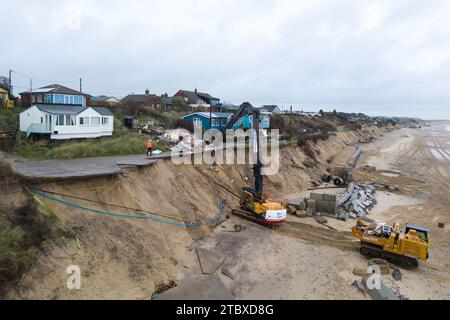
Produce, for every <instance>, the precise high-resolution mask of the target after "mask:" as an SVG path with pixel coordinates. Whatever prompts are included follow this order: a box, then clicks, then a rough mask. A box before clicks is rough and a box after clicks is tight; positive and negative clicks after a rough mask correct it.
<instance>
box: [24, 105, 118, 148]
mask: <svg viewBox="0 0 450 320" xmlns="http://www.w3.org/2000/svg"><path fill="white" fill-rule="evenodd" d="M19 120H20V131H22V132H26V133H27V137H29V136H30V135H44V136H48V137H50V139H55V140H63V139H76V138H98V137H102V136H111V135H112V133H113V130H114V127H113V125H114V117H113V114H112V113H111V111H110V110H109V109H108V108H105V107H86V106H75V105H51V104H35V105H33V106H31V107H29V108H28V109H26V110H25V111H22V112H21V113H20V115H19Z"/></svg>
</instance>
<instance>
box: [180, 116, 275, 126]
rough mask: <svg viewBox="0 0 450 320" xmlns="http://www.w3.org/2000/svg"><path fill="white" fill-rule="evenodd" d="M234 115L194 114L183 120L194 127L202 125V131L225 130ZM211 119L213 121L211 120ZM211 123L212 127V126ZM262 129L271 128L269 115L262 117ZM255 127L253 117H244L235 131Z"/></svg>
mask: <svg viewBox="0 0 450 320" xmlns="http://www.w3.org/2000/svg"><path fill="white" fill-rule="evenodd" d="M232 115H233V113H231V112H212V113H211V118H210V113H209V112H194V113H191V114H188V115H186V116H184V117H182V119H183V120H186V121H189V122H192V124H193V126H194V127H196V126H199V125H200V123H201V125H202V129H205V130H207V129H218V130H224V129H225V128H226V126H227V124H228V122H229V121H230V119H231V116H232ZM210 119H211V120H210ZM210 123H211V125H210ZM260 124H261V128H263V129H269V128H270V116H269V115H267V114H263V115H260ZM252 125H253V116H252V115H245V116H242V117H241V118H240V119H239V120H238V121H237V122H236V123H235V124H234V125H233V129H238V128H241V129H244V130H246V129H249V128H251V127H252Z"/></svg>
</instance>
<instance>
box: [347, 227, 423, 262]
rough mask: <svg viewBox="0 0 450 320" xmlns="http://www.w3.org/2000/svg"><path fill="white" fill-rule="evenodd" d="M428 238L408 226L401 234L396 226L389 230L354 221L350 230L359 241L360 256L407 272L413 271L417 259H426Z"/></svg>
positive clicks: (421, 230)
mask: <svg viewBox="0 0 450 320" xmlns="http://www.w3.org/2000/svg"><path fill="white" fill-rule="evenodd" d="M428 234H429V230H428V229H426V228H423V227H420V226H416V225H412V224H406V228H405V232H401V231H400V224H399V223H397V222H396V223H394V225H393V226H392V227H391V226H387V225H386V224H384V223H372V224H369V225H367V224H365V223H364V222H362V221H361V220H357V222H356V225H355V226H354V227H353V228H352V235H353V236H354V237H356V238H358V239H359V240H360V241H361V247H360V249H359V252H360V253H361V254H363V255H365V256H368V257H370V258H382V259H385V260H387V261H388V262H390V263H393V264H395V265H398V266H400V267H403V268H408V269H413V268H417V267H418V266H419V262H418V259H419V260H422V261H425V260H427V259H428V246H429V243H428Z"/></svg>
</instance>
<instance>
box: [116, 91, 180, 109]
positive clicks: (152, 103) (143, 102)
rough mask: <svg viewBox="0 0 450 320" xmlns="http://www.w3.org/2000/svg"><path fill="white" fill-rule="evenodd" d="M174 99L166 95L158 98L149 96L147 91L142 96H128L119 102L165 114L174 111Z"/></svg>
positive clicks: (154, 95) (152, 95)
mask: <svg viewBox="0 0 450 320" xmlns="http://www.w3.org/2000/svg"><path fill="white" fill-rule="evenodd" d="M174 98H175V97H169V95H168V94H167V93H165V94H162V95H161V96H158V95H156V94H151V93H150V91H149V90H148V89H146V90H145V93H144V94H129V95H128V96H126V97H125V98H123V99H122V100H121V102H123V103H127V102H132V103H134V104H137V105H138V106H140V107H149V108H152V109H153V110H155V111H160V112H165V111H172V110H173V109H174Z"/></svg>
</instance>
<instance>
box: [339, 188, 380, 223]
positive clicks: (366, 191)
mask: <svg viewBox="0 0 450 320" xmlns="http://www.w3.org/2000/svg"><path fill="white" fill-rule="evenodd" d="M374 194H375V187H374V185H373V184H372V183H370V182H365V183H363V184H358V183H354V182H352V183H350V184H349V185H348V187H347V190H346V191H345V192H344V193H343V194H342V195H340V196H339V197H338V198H337V200H336V205H337V207H338V208H339V210H338V213H337V218H338V219H340V220H346V219H347V218H349V217H351V218H355V219H356V218H365V217H366V216H367V214H368V213H369V210H370V209H371V208H372V207H373V206H374V205H375V204H376V202H377V200H376V198H375V196H374Z"/></svg>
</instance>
